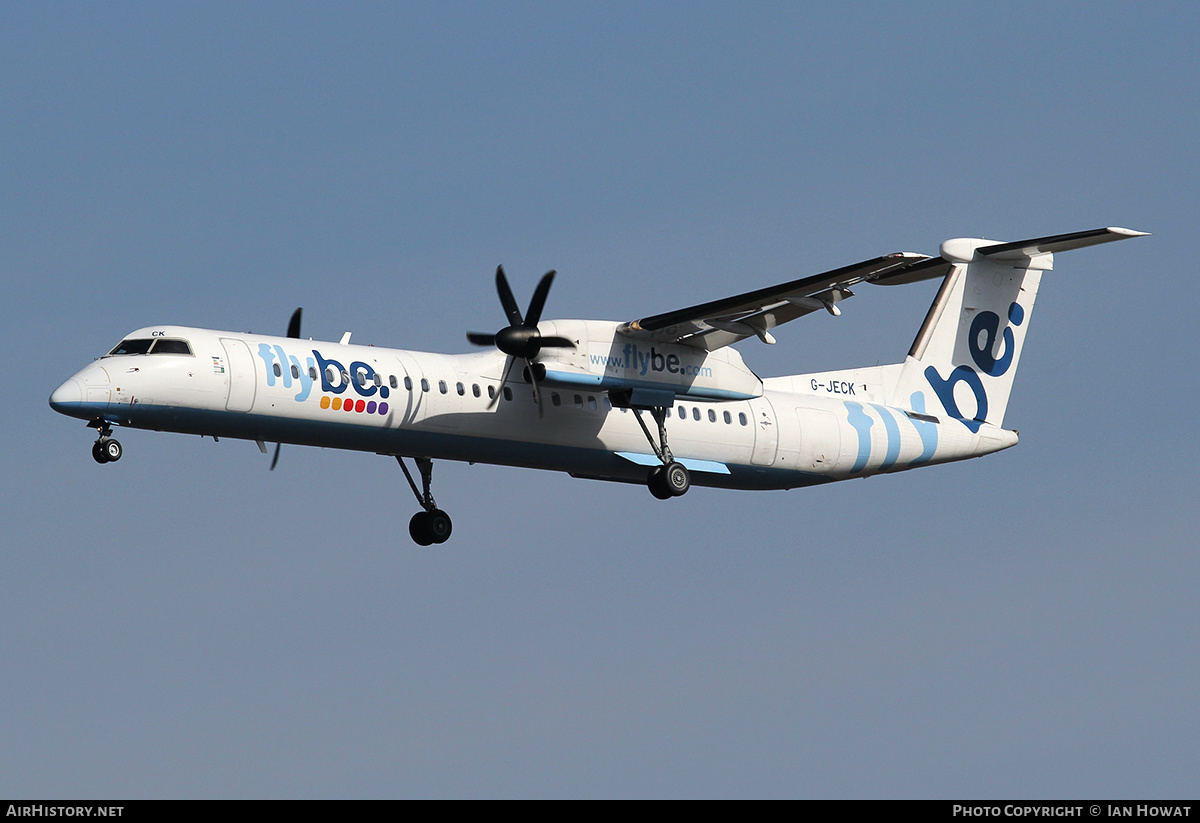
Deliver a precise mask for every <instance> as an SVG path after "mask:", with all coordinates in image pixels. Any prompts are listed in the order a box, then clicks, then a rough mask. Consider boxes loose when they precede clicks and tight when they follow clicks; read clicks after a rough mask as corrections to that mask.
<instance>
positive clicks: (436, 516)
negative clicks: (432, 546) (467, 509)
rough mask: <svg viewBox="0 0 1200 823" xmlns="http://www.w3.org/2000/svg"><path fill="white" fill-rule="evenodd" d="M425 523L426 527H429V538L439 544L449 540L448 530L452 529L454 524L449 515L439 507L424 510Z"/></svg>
mask: <svg viewBox="0 0 1200 823" xmlns="http://www.w3.org/2000/svg"><path fill="white" fill-rule="evenodd" d="M425 523H426V528H428V529H429V536H430V539H431V540H432V541H433V542H434V543H437V544H439V545H440V544H442V543H445V542H446V541H447V540H449V539H450V532H451V531H453V530H454V524H453V523H451V522H450V515H448V514H446V513H445V512H444V511H442V510H441V509H434V510H433V511H431V512H426V520H425Z"/></svg>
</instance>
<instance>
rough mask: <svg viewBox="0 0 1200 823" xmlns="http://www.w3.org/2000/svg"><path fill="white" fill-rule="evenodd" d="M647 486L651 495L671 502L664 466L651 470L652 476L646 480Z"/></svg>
mask: <svg viewBox="0 0 1200 823" xmlns="http://www.w3.org/2000/svg"><path fill="white" fill-rule="evenodd" d="M646 486H647V487H648V488H649V489H650V493H651V494H652V495H654V496H655V497H657V498H658V499H659V500H669V499H670V498H671V497H672V494H671V490H670V489H668V488H667V481H666V473H665V472H664V471H663V467H662V466H655V467H654V468H652V469H651V470H650V474H649V476H648V477H647V478H646Z"/></svg>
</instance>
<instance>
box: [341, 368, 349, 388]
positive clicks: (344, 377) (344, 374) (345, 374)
mask: <svg viewBox="0 0 1200 823" xmlns="http://www.w3.org/2000/svg"><path fill="white" fill-rule="evenodd" d="M342 382H343V383H345V384H346V385H350V372H348V371H346V370H345V369H342Z"/></svg>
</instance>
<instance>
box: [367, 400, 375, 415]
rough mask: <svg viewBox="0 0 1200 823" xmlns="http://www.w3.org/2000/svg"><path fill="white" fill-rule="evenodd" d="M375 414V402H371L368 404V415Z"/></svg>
mask: <svg viewBox="0 0 1200 823" xmlns="http://www.w3.org/2000/svg"><path fill="white" fill-rule="evenodd" d="M374 413H375V401H374V400H371V401H369V402H368V403H367V414H374Z"/></svg>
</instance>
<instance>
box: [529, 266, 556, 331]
mask: <svg viewBox="0 0 1200 823" xmlns="http://www.w3.org/2000/svg"><path fill="white" fill-rule="evenodd" d="M554 275H555V271H554V269H551V270H550V271H548V272H546V273H545V274H543V275H542V279H541V280H539V281H538V284H537V288H536V289H534V290H533V299H531V300H530V301H529V311H527V312H525V325H526V326H530V327H536V326H537V324H538V321H539V320H541V319H542V309H543V308H544V307H545V306H546V295H547V294H549V293H550V284H551V283H553V282H554Z"/></svg>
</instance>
